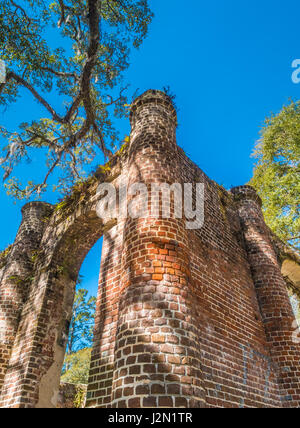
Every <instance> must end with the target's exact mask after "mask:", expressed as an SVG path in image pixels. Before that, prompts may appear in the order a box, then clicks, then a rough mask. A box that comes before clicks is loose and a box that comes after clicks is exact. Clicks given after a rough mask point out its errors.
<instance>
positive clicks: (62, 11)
mask: <svg viewBox="0 0 300 428" xmlns="http://www.w3.org/2000/svg"><path fill="white" fill-rule="evenodd" d="M151 19H152V13H151V11H150V9H149V6H148V0H54V1H53V0H51V1H48V0H1V2H0V28H1V31H0V59H2V60H4V61H5V64H6V82H5V83H0V106H1V105H2V106H4V107H7V106H8V105H9V104H11V103H13V102H16V101H17V100H18V98H19V97H20V95H22V92H21V91H20V89H21V88H23V89H25V90H27V91H29V93H30V94H31V96H32V97H33V99H35V100H36V101H37V102H38V103H39V104H40V106H41V107H42V109H43V112H44V113H43V114H42V115H41V117H40V118H39V119H38V120H33V121H32V122H31V123H22V120H21V123H20V127H19V129H13V130H9V129H6V128H4V127H3V126H1V127H0V136H1V135H2V137H4V139H5V140H6V141H7V143H8V144H7V145H6V147H5V148H4V156H3V158H1V160H0V163H1V165H2V168H3V169H4V180H8V179H9V178H10V177H11V175H12V172H13V171H14V170H15V168H16V166H17V165H18V164H19V163H20V162H21V161H22V160H23V159H30V157H31V153H32V150H33V149H36V148H38V149H44V152H43V153H45V156H46V166H47V173H46V175H45V177H44V180H43V181H42V182H37V183H36V182H34V181H30V182H29V183H27V186H26V187H25V188H24V186H22V183H20V181H19V180H18V179H17V178H16V177H13V178H10V179H9V181H7V184H6V185H7V188H8V191H9V193H10V194H13V195H14V196H15V197H19V198H24V197H27V198H29V197H30V196H32V195H34V194H37V195H40V194H41V193H42V192H43V191H45V190H46V188H47V183H48V179H49V176H50V175H51V174H52V173H53V172H54V171H57V170H59V171H60V172H59V179H58V182H57V185H56V186H55V189H59V190H61V191H66V190H68V189H69V187H70V185H71V184H73V183H74V182H76V181H78V180H80V179H81V178H82V177H83V176H84V173H85V170H84V167H85V166H86V165H87V164H88V163H91V162H92V161H93V159H94V158H95V156H96V154H97V152H98V151H101V152H103V153H104V154H105V156H108V157H109V156H110V155H111V149H112V150H114V149H115V148H116V145H117V132H116V130H115V128H114V126H113V117H120V116H122V115H124V114H125V113H126V103H127V100H126V97H125V90H126V88H127V86H126V85H124V83H123V81H122V75H123V72H124V70H126V69H127V67H128V65H129V54H130V50H131V48H137V47H139V46H140V44H141V43H142V41H143V39H144V38H145V36H146V34H147V30H148V25H149V23H150V22H151ZM53 94H55V97H56V99H57V102H56V103H55V105H62V106H63V108H61V109H60V111H59V109H56V107H55V106H53V105H52V104H51V102H50V100H51V99H52V98H53ZM50 95H52V98H51V96H50Z"/></svg>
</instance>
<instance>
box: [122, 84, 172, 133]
mask: <svg viewBox="0 0 300 428" xmlns="http://www.w3.org/2000/svg"><path fill="white" fill-rule="evenodd" d="M149 104H152V105H153V104H154V105H157V106H161V107H163V109H164V110H167V111H168V118H169V119H171V120H172V121H173V123H174V125H175V126H177V113H176V109H175V106H174V103H173V101H172V99H171V98H170V97H169V96H168V95H167V94H166V93H164V92H162V91H157V90H154V89H150V90H148V91H146V92H144V93H143V94H142V95H140V96H139V97H138V98H136V99H135V100H134V101H133V103H132V104H131V109H130V123H131V126H132V127H133V126H134V122H135V120H134V119H135V116H136V113H137V112H138V111H139V110H141V109H142V108H144V107H145V106H147V105H149Z"/></svg>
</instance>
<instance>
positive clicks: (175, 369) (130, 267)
mask: <svg viewBox="0 0 300 428" xmlns="http://www.w3.org/2000/svg"><path fill="white" fill-rule="evenodd" d="M130 120H131V126H132V133H131V141H130V147H129V155H128V162H129V165H128V170H129V172H128V177H129V186H130V185H132V184H133V183H137V182H139V183H144V184H145V185H146V186H147V188H148V190H150V187H151V183H154V182H155V183H157V184H159V183H168V184H173V183H181V175H180V165H179V161H178V154H177V144H176V126H177V115H176V112H175V109H174V106H173V104H172V102H171V99H170V98H169V97H168V96H166V95H165V94H163V93H162V92H159V91H148V92H146V93H145V94H144V95H142V96H141V97H139V98H138V99H137V100H136V101H135V102H134V103H133V105H132V110H131V116H130ZM157 202H158V200H157V199H156V203H157ZM164 202H165V201H164V200H163V201H162V204H163V203H164ZM148 205H149V203H148ZM173 213H174V201H172V206H171V216H170V218H162V216H161V215H160V217H159V218H155V217H151V214H150V211H149V212H148V215H146V217H145V218H138V219H133V218H130V217H128V219H127V221H126V224H125V228H124V243H123V260H122V277H121V283H120V298H119V319H118V328H117V335H116V345H115V370H114V379H113V390H112V406H113V407H129V408H132V407H153V408H157V407H159V408H163V407H167V408H168V407H203V406H204V403H205V392H204V388H203V382H202V371H201V362H200V359H201V358H200V349H199V332H198V330H197V323H196V322H195V318H196V315H195V313H196V311H197V308H195V307H194V301H195V299H193V296H192V287H191V282H192V278H191V273H190V259H189V250H188V247H189V242H188V237H187V231H186V225H185V220H184V219H176V218H174V215H173Z"/></svg>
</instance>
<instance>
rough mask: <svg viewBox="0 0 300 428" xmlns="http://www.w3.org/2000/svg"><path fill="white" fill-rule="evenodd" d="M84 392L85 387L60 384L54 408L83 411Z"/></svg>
mask: <svg viewBox="0 0 300 428" xmlns="http://www.w3.org/2000/svg"><path fill="white" fill-rule="evenodd" d="M86 390H87V386H86V385H78V384H76V385H75V384H72V383H61V384H60V388H59V394H58V400H57V405H56V408H57V409H74V408H77V409H83V408H84V407H85V401H86Z"/></svg>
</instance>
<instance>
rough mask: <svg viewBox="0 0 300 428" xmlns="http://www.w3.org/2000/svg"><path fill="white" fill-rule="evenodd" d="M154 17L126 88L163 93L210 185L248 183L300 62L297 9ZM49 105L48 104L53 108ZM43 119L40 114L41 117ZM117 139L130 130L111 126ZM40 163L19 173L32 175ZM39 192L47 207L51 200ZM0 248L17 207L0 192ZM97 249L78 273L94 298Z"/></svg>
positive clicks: (278, 1)
mask: <svg viewBox="0 0 300 428" xmlns="http://www.w3.org/2000/svg"><path fill="white" fill-rule="evenodd" d="M150 4H151V5H152V9H153V11H154V13H155V18H154V21H153V23H152V25H151V27H150V30H149V36H148V38H147V39H146V41H145V42H144V44H143V45H142V47H141V48H140V50H139V51H137V52H134V53H133V54H132V56H131V67H130V69H129V70H128V72H127V73H126V78H127V80H128V81H129V82H130V83H131V85H132V92H134V90H135V89H136V88H139V89H140V91H144V90H147V89H149V88H153V89H161V88H162V87H164V86H170V88H171V91H172V92H173V93H174V94H176V97H177V99H176V103H177V106H178V108H179V113H178V115H179V125H180V126H179V129H178V144H179V145H180V146H181V147H183V149H184V150H185V152H186V153H187V154H188V155H189V156H190V157H191V158H192V159H193V160H194V161H195V162H196V163H197V164H198V165H199V166H200V167H201V168H202V169H203V170H204V171H205V172H206V173H207V174H208V175H209V176H210V177H211V178H212V179H214V180H216V181H217V182H218V183H219V184H222V185H224V186H225V187H226V188H230V187H232V186H234V185H239V184H244V183H246V182H247V181H248V180H249V179H250V178H251V175H252V170H253V162H254V160H253V159H252V158H251V157H250V155H251V152H252V150H253V147H254V143H255V141H256V140H257V139H258V136H259V129H260V127H261V125H262V124H263V121H264V118H265V117H266V116H268V115H270V113H271V112H274V113H276V112H278V111H279V110H280V108H281V106H282V105H283V104H286V103H287V102H288V100H289V98H293V99H299V94H300V85H296V84H293V83H292V80H291V75H292V72H293V70H292V67H291V64H292V62H293V60H294V59H296V58H300V43H299V16H300V3H299V1H296V0H287V1H285V2H283V1H282V0H272V1H271V0H251V1H250V0H243V1H241V0H226V1H225V0H215V1H213V0H211V1H209V2H204V1H199V0H189V1H188V2H182V1H180V0H151V1H150ZM54 101H55V100H54ZM41 112H42V109H41V108H40V107H39V106H38V105H37V104H36V103H35V102H34V101H32V98H31V97H30V95H28V94H25V93H24V97H23V98H22V99H21V100H20V101H19V102H18V104H16V105H14V106H12V107H11V108H10V109H9V110H7V111H6V112H4V113H3V112H0V123H1V124H4V125H5V126H7V127H11V128H13V127H14V125H15V124H16V120H19V119H21V120H22V121H25V120H31V119H32V118H33V117H35V116H39V115H40V114H41ZM43 113H44V112H43ZM120 131H121V134H122V135H125V134H128V132H129V124H128V122H127V121H126V120H124V121H123V122H121V123H120ZM38 161H39V159H38V158H37V162H36V163H34V164H33V165H29V166H28V167H27V171H26V170H25V168H24V171H23V170H22V174H24V176H25V175H26V174H28V173H29V174H39V173H40V168H39V165H38ZM55 197H56V196H55V195H52V194H47V197H46V199H47V201H49V202H55ZM0 203H1V208H2V209H1V212H0V216H1V224H2V230H1V239H0V248H2V249H3V248H5V247H6V246H7V245H8V244H9V243H11V242H12V241H13V240H14V237H15V234H16V231H17V228H18V225H19V223H20V219H21V215H20V207H21V205H22V203H18V204H16V205H14V203H13V200H12V199H11V198H8V197H7V196H6V195H5V191H4V189H3V188H1V190H0ZM100 247H101V243H100V242H99V243H98V244H96V246H95V247H94V248H93V249H92V251H91V252H90V254H89V256H88V257H87V259H86V260H85V262H84V265H83V267H82V271H81V273H82V275H83V276H84V286H85V287H87V288H88V289H89V290H90V292H92V293H96V290H97V278H98V271H99V265H100Z"/></svg>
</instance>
